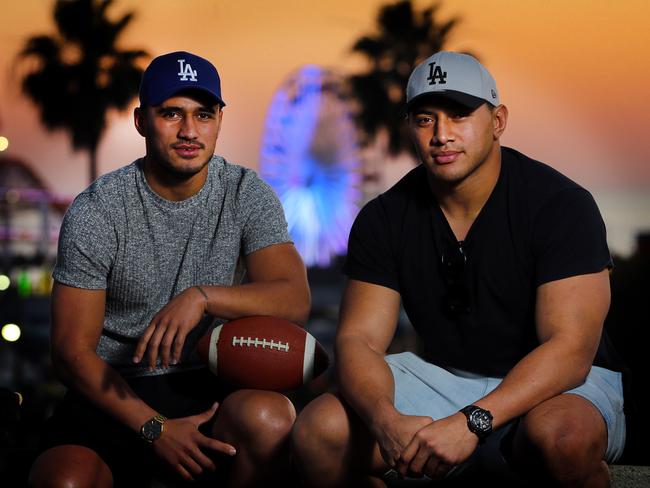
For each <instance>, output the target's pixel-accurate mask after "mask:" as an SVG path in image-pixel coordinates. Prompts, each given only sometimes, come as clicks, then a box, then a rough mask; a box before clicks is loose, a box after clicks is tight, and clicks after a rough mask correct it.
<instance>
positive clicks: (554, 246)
mask: <svg viewBox="0 0 650 488" xmlns="http://www.w3.org/2000/svg"><path fill="white" fill-rule="evenodd" d="M501 160H502V164H501V172H500V175H499V179H498V181H497V184H496V186H495V188H494V190H493V191H492V193H491V195H490V197H489V198H488V200H487V202H486V203H485V205H484V207H483V209H482V210H481V212H480V213H479V215H478V217H477V218H476V220H475V221H474V223H473V225H472V227H471V228H470V230H469V232H468V234H467V236H466V239H465V240H464V241H463V243H462V249H463V252H464V254H465V256H466V261H465V262H464V264H461V265H460V267H459V268H458V269H457V270H456V271H458V272H460V275H458V273H456V275H458V276H462V279H460V280H456V278H454V277H452V278H453V280H450V278H449V276H448V275H445V274H444V273H445V272H443V270H442V266H443V264H442V263H443V260H442V255H443V254H447V256H449V255H450V254H449V253H451V252H452V251H453V250H454V249H457V248H458V243H457V242H456V239H455V237H454V234H453V232H452V230H451V228H450V226H449V224H448V222H447V220H446V218H445V216H444V214H443V213H442V210H441V209H440V207H439V205H438V204H437V202H436V200H435V197H434V196H433V194H432V193H431V191H430V189H429V186H428V183H427V175H426V168H425V167H424V166H422V165H420V166H418V167H417V168H415V169H413V170H412V171H410V172H409V173H408V174H407V175H406V176H404V178H402V179H401V180H400V181H399V182H398V183H397V184H396V185H395V186H393V187H392V188H391V189H389V190H388V191H387V192H386V193H384V194H382V195H380V196H379V197H377V198H375V199H374V200H372V201H370V202H369V203H368V204H367V205H366V206H365V207H364V208H363V209H362V210H361V212H360V213H359V215H358V217H357V219H356V221H355V223H354V225H353V227H352V230H351V233H350V239H349V245H348V255H347V259H346V263H345V267H344V270H345V273H346V274H347V275H348V276H349V277H350V278H352V279H355V280H360V281H364V282H368V283H373V284H377V285H381V286H385V287H388V288H392V289H394V290H396V291H398V292H399V293H400V295H401V297H402V302H403V304H404V309H405V311H406V313H407V315H408V317H409V319H410V321H411V323H412V324H413V325H414V327H415V329H416V330H417V332H418V333H419V335H420V337H421V338H422V340H423V343H424V347H425V357H426V359H427V360H428V361H431V362H433V363H435V364H439V365H441V366H447V367H454V368H459V369H463V370H466V371H471V372H476V373H480V374H485V375H495V376H504V375H505V374H507V373H508V371H510V370H511V369H512V367H513V366H514V365H515V364H516V363H517V362H518V361H519V360H520V359H521V358H522V357H524V356H525V355H526V354H528V353H529V352H530V351H531V350H532V349H534V348H535V347H536V346H537V345H538V344H539V342H538V340H537V337H536V332H535V319H534V312H535V293H536V289H537V287H538V286H539V285H541V284H543V283H546V282H549V281H554V280H558V279H562V278H567V277H570V276H576V275H582V274H588V273H595V272H598V271H602V270H603V269H605V268H607V267H611V266H612V261H611V257H610V253H609V250H608V248H607V242H606V235H605V225H604V223H603V220H602V218H601V216H600V213H599V211H598V207H597V206H596V203H595V201H594V199H593V198H592V196H591V194H590V193H589V192H588V191H586V190H585V189H583V188H582V187H580V186H579V185H577V184H576V183H574V182H573V181H571V180H570V179H568V178H567V177H565V176H563V175H562V174H560V173H558V172H557V171H556V170H554V169H552V168H551V167H549V166H547V165H545V164H543V163H540V162H537V161H533V160H532V159H530V158H528V157H526V156H524V155H523V154H521V153H519V152H517V151H514V150H513V149H509V148H502V158H501ZM447 259H448V258H447ZM457 281H460V282H461V284H462V289H463V292H464V293H466V295H467V296H466V299H467V305H468V310H466V311H463V312H461V313H451V312H449V305H448V304H449V297H448V296H447V295H448V293H449V289H450V286H457ZM450 283H451V285H450ZM606 349H607V348H606V347H604V343H602V344H601V348H599V352H598V354H597V357H596V361H595V364H598V365H602V366H606V367H609V368H612V369H618V368H617V365H615V364H612V361H611V359H608V357H609V354H607V351H606Z"/></svg>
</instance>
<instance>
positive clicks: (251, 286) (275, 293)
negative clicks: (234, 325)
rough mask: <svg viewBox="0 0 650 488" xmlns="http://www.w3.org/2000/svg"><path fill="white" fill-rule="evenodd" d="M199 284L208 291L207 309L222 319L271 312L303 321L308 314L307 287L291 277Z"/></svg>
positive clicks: (270, 313)
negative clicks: (239, 282) (237, 283)
mask: <svg viewBox="0 0 650 488" xmlns="http://www.w3.org/2000/svg"><path fill="white" fill-rule="evenodd" d="M200 288H201V290H203V291H204V292H205V294H206V295H207V307H206V311H207V312H208V313H209V314H211V315H215V316H217V317H220V318H223V319H236V318H239V317H245V316H249V315H270V316H273V317H280V318H284V319H287V320H290V321H292V322H296V323H298V324H302V325H304V324H305V322H306V321H307V317H308V316H309V308H310V304H311V300H310V296H309V289H308V288H307V287H306V286H302V285H301V284H297V283H295V282H293V281H291V280H275V281H263V282H255V283H246V284H244V285H237V286H230V287H229V286H208V285H201V286H200ZM198 292H199V291H198V290H197V293H198Z"/></svg>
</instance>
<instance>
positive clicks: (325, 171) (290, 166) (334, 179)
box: [260, 65, 361, 266]
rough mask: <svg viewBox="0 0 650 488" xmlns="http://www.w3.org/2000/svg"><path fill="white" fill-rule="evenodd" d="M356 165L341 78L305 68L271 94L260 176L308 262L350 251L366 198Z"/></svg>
mask: <svg viewBox="0 0 650 488" xmlns="http://www.w3.org/2000/svg"><path fill="white" fill-rule="evenodd" d="M358 168H359V159H358V146H357V142H356V129H355V127H354V124H353V122H352V118H351V115H350V112H349V110H348V107H347V104H346V102H345V101H344V99H343V97H342V96H341V92H340V82H339V80H338V78H336V76H335V75H333V74H332V73H331V72H328V71H326V70H323V69H322V68H320V67H318V66H313V65H309V66H304V67H303V68H301V69H300V70H298V72H297V73H295V74H294V75H292V76H290V77H289V79H288V80H287V81H286V82H285V83H283V84H282V86H281V87H280V88H279V89H278V91H277V92H276V94H275V96H274V97H273V101H272V102H271V106H270V108H269V111H268V114H267V118H266V126H265V131H264V138H263V141H262V149H261V155H260V174H261V176H262V177H263V178H264V179H265V180H266V181H267V182H268V183H269V184H270V185H271V186H272V187H273V189H274V190H275V191H276V192H277V194H278V195H279V197H280V200H281V202H282V205H283V207H284V211H285V215H286V218H287V223H288V225H289V232H290V234H291V237H292V239H293V240H294V242H295V244H296V247H297V249H298V251H299V252H300V254H301V256H302V258H303V259H304V261H305V264H306V265H307V266H313V265H318V266H327V265H329V263H330V262H331V260H332V258H333V257H335V256H336V255H340V254H343V253H345V251H346V246H347V238H348V234H349V232H350V227H351V226H352V222H353V220H354V218H355V216H356V215H357V212H358V202H359V201H360V199H361V193H360V190H359V188H358V185H359V174H358Z"/></svg>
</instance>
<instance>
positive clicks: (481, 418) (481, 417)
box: [469, 409, 492, 434]
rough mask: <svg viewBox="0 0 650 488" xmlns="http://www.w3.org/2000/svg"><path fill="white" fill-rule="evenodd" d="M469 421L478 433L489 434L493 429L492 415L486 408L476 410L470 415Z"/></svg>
mask: <svg viewBox="0 0 650 488" xmlns="http://www.w3.org/2000/svg"><path fill="white" fill-rule="evenodd" d="M469 421H470V422H471V424H472V427H473V428H474V429H476V433H477V434H489V433H490V432H491V431H492V415H491V414H490V412H488V411H486V410H482V409H476V410H474V411H473V412H472V413H470V415H469Z"/></svg>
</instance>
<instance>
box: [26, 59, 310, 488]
mask: <svg viewBox="0 0 650 488" xmlns="http://www.w3.org/2000/svg"><path fill="white" fill-rule="evenodd" d="M224 106H225V104H224V102H223V100H222V98H221V88H220V79H219V75H218V73H217V70H216V69H215V67H214V66H213V65H212V64H211V63H210V62H208V61H207V60H205V59H203V58H200V57H198V56H195V55H193V54H190V53H187V52H175V53H170V54H166V55H163V56H160V57H158V58H156V59H154V60H153V61H152V63H151V64H150V65H149V67H148V68H147V70H146V71H145V73H144V75H143V79H142V84H141V87H140V107H139V108H137V109H136V111H135V126H136V128H137V130H138V132H139V133H140V134H141V135H142V136H143V137H144V138H145V142H146V155H145V157H144V158H142V159H140V160H137V161H135V162H134V163H132V164H130V165H128V166H125V167H123V168H121V169H119V170H117V171H114V172H112V173H109V174H107V175H104V176H102V177H101V178H99V179H98V180H97V181H95V182H94V183H93V184H92V185H91V186H90V187H89V188H88V189H86V190H85V191H84V192H83V193H81V194H80V195H79V196H78V197H77V198H76V199H75V201H74V202H73V204H72V206H71V207H70V209H69V210H68V212H67V214H66V217H65V219H64V222H63V226H62V229H61V237H60V240H59V254H58V258H57V264H56V267H55V270H54V279H55V285H54V289H53V294H52V304H53V306H52V358H53V364H54V366H55V368H56V371H57V373H58V374H59V376H60V378H61V380H62V381H63V382H64V383H65V384H66V385H67V386H68V387H69V392H68V394H67V396H66V398H65V399H64V401H63V403H62V405H61V406H60V407H59V408H58V409H57V411H56V412H55V415H54V416H53V418H52V419H50V421H49V423H48V425H47V426H46V429H45V433H44V443H43V452H42V454H41V455H40V456H39V458H38V459H37V460H36V462H35V464H34V466H33V467H32V472H31V475H30V479H31V483H32V484H33V485H34V486H41V485H44V484H48V486H51V484H52V483H53V482H54V484H55V485H57V484H60V485H62V486H63V485H65V486H69V485H70V486H72V485H73V486H111V484H115V485H116V486H119V485H129V486H131V485H135V484H140V483H146V482H148V480H149V478H150V477H151V476H153V477H156V478H161V477H162V478H164V477H165V476H168V474H169V473H166V471H169V472H172V471H175V473H176V475H179V476H177V479H176V481H179V480H181V479H182V478H184V479H186V480H193V479H197V478H198V479H207V478H209V476H207V475H208V474H209V473H206V472H209V471H215V470H216V473H217V476H224V477H225V478H224V480H225V482H226V483H230V484H232V483H235V482H236V483H237V484H238V485H252V484H256V483H261V482H262V481H264V482H265V483H269V482H271V480H273V479H274V478H276V479H277V478H280V477H282V476H285V475H286V472H287V471H288V451H287V449H288V447H287V437H288V434H289V431H290V430H291V426H292V425H293V421H294V418H295V411H294V408H293V405H292V404H291V402H290V401H289V400H288V399H287V398H286V397H284V396H282V395H280V394H279V393H274V392H264V391H252V390H240V391H236V392H234V393H230V394H229V395H228V394H226V393H224V392H223V391H222V390H221V389H220V387H219V385H218V384H216V380H215V379H214V378H213V377H212V376H211V375H210V373H206V368H205V367H202V366H201V365H200V364H199V363H197V361H196V359H195V357H194V353H193V351H194V346H195V344H196V341H197V340H198V338H200V337H201V336H202V335H203V334H204V333H205V332H206V330H207V328H208V327H209V325H210V324H209V322H210V318H211V317H217V318H219V319H224V320H227V319H234V318H237V317H242V316H247V315H272V316H277V317H283V318H286V319H288V320H292V321H294V322H298V323H302V322H304V321H305V320H306V318H307V315H308V311H309V305H310V298H309V288H308V285H307V280H306V273H305V268H304V265H303V263H302V261H301V259H300V256H299V255H298V253H297V252H296V250H295V248H294V246H293V244H292V243H291V242H290V238H289V235H288V233H287V225H286V222H285V220H284V215H283V212H282V208H281V206H280V203H279V201H278V199H277V197H276V196H275V195H274V193H273V192H272V190H271V189H270V187H269V186H268V185H266V184H265V183H264V182H263V181H261V180H260V179H259V178H258V177H257V175H256V174H255V173H254V172H253V171H251V170H248V169H245V168H243V167H240V166H235V165H232V164H229V163H228V162H226V161H225V160H224V159H223V158H221V157H218V156H214V155H213V153H214V149H215V145H216V141H217V137H218V135H219V130H220V127H221V119H222V116H223V107H224ZM242 269H245V271H246V273H247V275H248V282H247V283H246V284H241V277H242V273H241V272H240V271H241V270H242ZM222 397H225V398H222ZM216 400H222V403H221V405H220V406H218V404H217V403H216V402H215V401H216ZM166 417H170V418H166ZM199 427H201V428H202V429H201V430H202V431H200V430H199ZM138 437H142V439H138ZM161 461H162V462H161ZM206 476H207V478H206ZM172 478H173V477H172Z"/></svg>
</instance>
